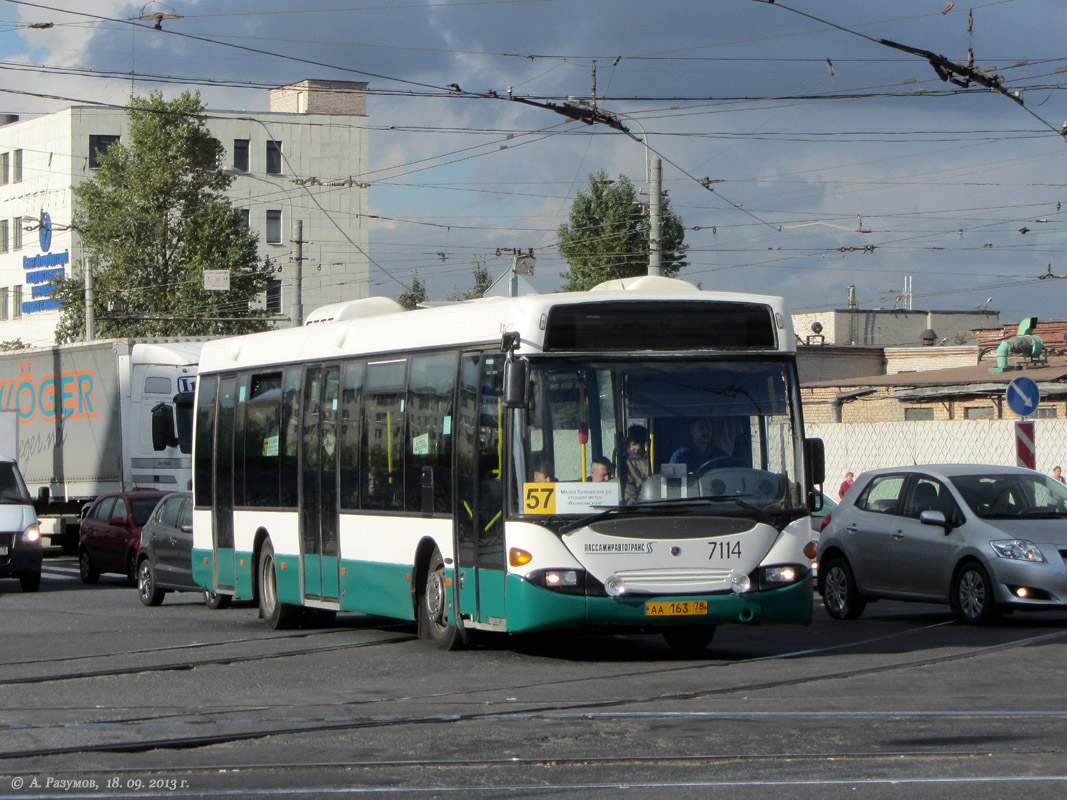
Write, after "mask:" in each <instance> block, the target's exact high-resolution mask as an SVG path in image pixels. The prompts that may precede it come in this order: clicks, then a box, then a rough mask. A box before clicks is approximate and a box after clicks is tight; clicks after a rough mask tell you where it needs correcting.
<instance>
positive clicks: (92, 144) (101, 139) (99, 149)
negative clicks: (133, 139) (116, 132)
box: [89, 133, 119, 169]
mask: <svg viewBox="0 0 1067 800" xmlns="http://www.w3.org/2000/svg"><path fill="white" fill-rule="evenodd" d="M118 140H119V137H118V136H112V135H110V134H103V133H92V134H89V169H100V156H101V154H103V153H106V152H107V149H108V148H109V147H111V145H112V144H113V143H114V142H117V141H118Z"/></svg>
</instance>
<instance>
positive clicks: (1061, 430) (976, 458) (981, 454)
mask: <svg viewBox="0 0 1067 800" xmlns="http://www.w3.org/2000/svg"><path fill="white" fill-rule="evenodd" d="M806 434H807V435H808V436H817V437H819V438H821V439H822V440H823V442H825V444H826V489H827V492H829V493H830V495H831V496H832V497H834V498H835V499H836V497H837V487H838V486H839V485H840V483H841V481H842V480H844V478H845V473H846V472H849V471H851V472H855V473H856V475H857V476H858V475H859V474H860V473H861V472H863V471H865V470H869V469H878V468H880V467H898V466H902V465H911V464H939V463H940V464H944V463H956V464H1003V465H1005V466H1008V465H1011V466H1014V465H1015V463H1016V461H1015V422H1014V421H1013V420H994V419H988V420H987V419H975V420H951V421H934V420H932V421H923V422H845V423H819V424H810V425H808V426H806ZM1034 443H1035V448H1036V457H1037V464H1036V467H1037V469H1038V471H1040V472H1046V473H1049V472H1052V468H1053V467H1054V466H1056V465H1057V464H1061V465H1063V467H1064V468H1065V469H1067V419H1037V420H1034Z"/></svg>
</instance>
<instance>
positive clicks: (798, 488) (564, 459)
mask: <svg viewBox="0 0 1067 800" xmlns="http://www.w3.org/2000/svg"><path fill="white" fill-rule="evenodd" d="M531 368H532V369H531V373H532V379H533V389H532V392H531V401H530V407H529V409H528V410H525V411H521V412H519V413H518V414H517V415H516V423H517V424H516V427H515V437H516V441H515V448H514V452H515V456H516V459H517V463H516V472H517V474H518V475H520V476H524V477H523V478H520V480H519V481H517V484H518V489H519V492H520V498H519V508H520V509H522V511H523V512H524V513H527V514H553V515H561V514H572V513H573V514H587V513H590V512H592V511H596V510H598V509H605V508H613V507H619V506H640V505H646V504H651V503H663V502H676V501H680V500H695V501H699V502H703V503H706V504H708V505H709V506H711V505H715V504H718V503H721V504H722V507H723V513H730V514H737V513H742V514H755V515H762V514H764V513H765V512H778V511H786V510H791V509H797V508H799V507H802V506H803V505H804V501H803V497H804V494H803V486H802V479H801V474H800V473H801V470H800V466H799V465H800V464H801V463H803V462H802V459H803V453H802V444H801V437H800V435H799V433H798V431H799V425H798V414H797V407H798V401H797V397H796V387H795V380H794V375H795V373H794V371H793V366H792V363H791V362H790V361H786V360H773V359H763V360H752V359H750V358H749V359H745V360H743V361H742V360H737V359H734V360H729V359H721V358H720V359H710V358H707V359H694V358H692V357H690V358H686V359H685V360H680V359H670V360H666V359H663V360H652V359H650V360H646V361H641V360H638V359H628V360H625V361H623V360H597V361H578V360H559V359H544V360H540V361H538V360H534V359H531Z"/></svg>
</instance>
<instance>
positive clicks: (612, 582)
mask: <svg viewBox="0 0 1067 800" xmlns="http://www.w3.org/2000/svg"><path fill="white" fill-rule="evenodd" d="M604 591H605V592H607V593H608V597H622V596H623V595H624V594H626V583H625V581H623V579H622V578H620V577H619V576H618V575H612V576H611V577H610V578H608V579H607V580H606V581H604Z"/></svg>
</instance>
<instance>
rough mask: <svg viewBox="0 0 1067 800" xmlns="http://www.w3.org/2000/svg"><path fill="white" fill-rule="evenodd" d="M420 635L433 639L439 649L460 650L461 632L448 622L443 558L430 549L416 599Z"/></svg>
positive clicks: (437, 551) (436, 551)
mask: <svg viewBox="0 0 1067 800" xmlns="http://www.w3.org/2000/svg"><path fill="white" fill-rule="evenodd" d="M419 635H421V636H424V637H426V638H429V639H432V640H433V643H434V644H435V645H437V647H439V648H440V649H441V650H459V649H460V648H462V647H463V644H464V642H463V634H462V633H460V631H459V629H458V628H457V627H456V626H455V625H453V624H451V623H450V622H449V621H448V583H447V581H446V579H445V560H444V559H443V558H441V552H440V551H439V550H437V549H435V550H434V551H433V555H432V556H431V557H430V561H429V564H428V565H427V569H426V580H425V583H424V584H423V587H422V596H421V597H420V598H419Z"/></svg>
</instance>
